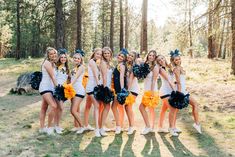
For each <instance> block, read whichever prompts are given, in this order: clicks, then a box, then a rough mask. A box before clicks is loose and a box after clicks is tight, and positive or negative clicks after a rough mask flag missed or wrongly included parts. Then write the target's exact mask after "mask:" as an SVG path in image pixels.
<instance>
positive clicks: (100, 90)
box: [94, 85, 104, 101]
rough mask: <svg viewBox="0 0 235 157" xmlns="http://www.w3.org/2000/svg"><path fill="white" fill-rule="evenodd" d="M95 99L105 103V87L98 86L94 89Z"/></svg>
mask: <svg viewBox="0 0 235 157" xmlns="http://www.w3.org/2000/svg"><path fill="white" fill-rule="evenodd" d="M94 97H95V99H96V100H100V101H103V99H104V86H103V85H97V86H96V87H95V88H94Z"/></svg>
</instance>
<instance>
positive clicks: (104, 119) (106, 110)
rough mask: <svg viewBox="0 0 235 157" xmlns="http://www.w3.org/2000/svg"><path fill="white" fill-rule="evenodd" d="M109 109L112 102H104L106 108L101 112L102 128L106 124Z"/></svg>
mask: <svg viewBox="0 0 235 157" xmlns="http://www.w3.org/2000/svg"><path fill="white" fill-rule="evenodd" d="M109 110H110V104H104V110H103V112H102V114H101V121H100V128H103V125H104V124H105V121H106V119H107V116H108V113H109Z"/></svg>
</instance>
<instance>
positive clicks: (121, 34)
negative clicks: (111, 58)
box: [119, 0, 123, 50]
mask: <svg viewBox="0 0 235 157" xmlns="http://www.w3.org/2000/svg"><path fill="white" fill-rule="evenodd" d="M119 5H120V34H119V48H120V50H121V49H122V48H123V11H122V0H119Z"/></svg>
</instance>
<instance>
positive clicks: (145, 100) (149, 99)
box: [141, 91, 159, 107]
mask: <svg viewBox="0 0 235 157" xmlns="http://www.w3.org/2000/svg"><path fill="white" fill-rule="evenodd" d="M158 102H159V94H158V92H154V93H153V95H152V92H151V91H146V92H144V95H143V97H142V102H141V103H142V104H143V105H144V106H146V107H156V106H157V104H158Z"/></svg>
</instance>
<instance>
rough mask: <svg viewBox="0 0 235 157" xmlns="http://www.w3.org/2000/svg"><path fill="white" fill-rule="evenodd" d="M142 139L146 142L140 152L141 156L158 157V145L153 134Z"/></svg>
mask: <svg viewBox="0 0 235 157" xmlns="http://www.w3.org/2000/svg"><path fill="white" fill-rule="evenodd" d="M144 137H145V138H146V140H147V141H146V143H145V145H144V149H143V150H142V151H141V154H142V155H143V156H154V157H160V156H161V155H160V149H159V143H158V142H157V139H156V136H155V133H150V134H147V135H144Z"/></svg>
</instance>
